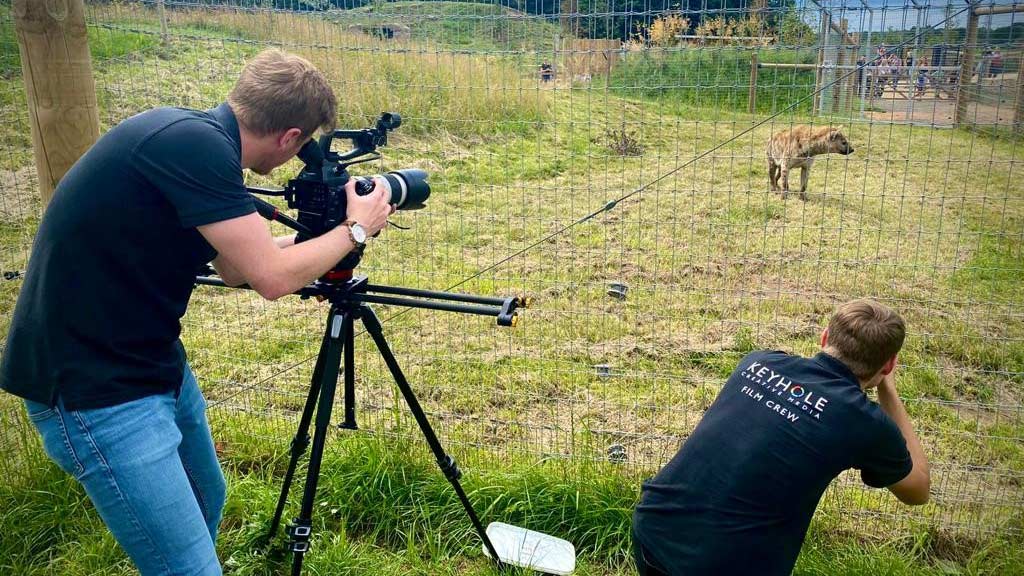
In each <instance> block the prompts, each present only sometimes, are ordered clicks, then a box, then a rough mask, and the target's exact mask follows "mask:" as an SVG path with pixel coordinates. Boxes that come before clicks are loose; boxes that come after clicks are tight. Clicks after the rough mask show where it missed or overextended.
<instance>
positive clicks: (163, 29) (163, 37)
mask: <svg viewBox="0 0 1024 576" xmlns="http://www.w3.org/2000/svg"><path fill="white" fill-rule="evenodd" d="M156 11H157V14H159V15H160V41H161V42H163V43H164V44H167V10H166V9H165V8H164V0H156Z"/></svg>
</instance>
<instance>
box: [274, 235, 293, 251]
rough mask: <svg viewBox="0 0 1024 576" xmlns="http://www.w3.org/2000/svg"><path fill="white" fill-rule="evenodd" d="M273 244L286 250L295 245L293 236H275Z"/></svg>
mask: <svg viewBox="0 0 1024 576" xmlns="http://www.w3.org/2000/svg"><path fill="white" fill-rule="evenodd" d="M274 243H275V244H277V247H278V248H287V247H289V246H294V245H295V234H289V235H287V236H277V237H275V238H274Z"/></svg>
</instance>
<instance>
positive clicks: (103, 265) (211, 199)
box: [0, 104, 255, 409]
mask: <svg viewBox="0 0 1024 576" xmlns="http://www.w3.org/2000/svg"><path fill="white" fill-rule="evenodd" d="M241 155H242V153H241V139H240V136H239V130H238V122H237V120H236V119H235V116H234V113H233V112H232V111H231V108H230V107H229V106H228V105H227V104H222V105H221V106H219V107H218V108H215V109H213V110H210V111H207V112H201V111H196V110H186V109H180V108H158V109H155V110H150V111H148V112H144V113H142V114H139V115H137V116H133V117H131V118H129V119H127V120H125V121H124V122H122V123H121V124H119V125H117V126H116V127H115V128H113V129H112V130H110V131H109V132H107V133H106V134H104V135H103V137H102V138H100V139H99V140H98V141H97V142H96V144H95V145H93V147H92V148H90V149H89V151H88V152H86V153H85V155H83V156H82V158H80V159H79V160H78V162H77V163H76V164H75V165H74V166H73V167H72V168H71V170H69V171H68V173H67V174H66V175H65V176H64V178H63V179H61V181H60V184H59V185H58V186H57V189H56V191H55V192H54V196H53V199H52V200H51V201H50V204H49V206H48V207H47V209H46V212H45V214H44V215H43V219H42V222H41V223H40V225H39V231H38V232H37V234H36V239H35V243H34V244H33V247H32V255H31V257H30V259H29V263H28V270H27V272H26V275H25V280H24V284H23V285H22V288H21V293H20V294H19V296H18V302H17V304H16V305H15V309H14V316H13V318H12V321H11V326H10V330H9V332H8V334H7V346H6V348H5V350H4V354H3V358H2V364H0V387H2V388H3V389H5V390H7V391H9V392H11V393H13V394H16V395H18V396H21V397H23V398H27V399H30V400H34V401H36V402H42V403H47V404H53V403H54V402H55V401H56V398H57V396H58V395H59V396H60V397H61V398H62V399H63V401H64V403H65V405H66V406H67V408H68V409H86V408H99V407H103V406H112V405H115V404H119V403H122V402H127V401H130V400H135V399H138V398H142V397H144V396H147V395H151V394H155V393H160V392H166V391H167V390H170V389H174V388H176V387H177V386H179V385H180V384H181V378H182V370H183V361H184V349H183V348H182V346H181V342H180V341H179V339H178V335H179V333H180V332H181V323H180V319H181V317H182V315H183V314H184V313H185V308H186V306H187V305H188V300H189V296H190V295H191V293H192V288H193V285H194V280H195V274H196V271H197V269H199V267H200V266H202V265H203V264H205V263H207V262H209V261H210V260H212V259H213V258H214V257H215V256H216V252H215V251H214V249H213V248H212V247H211V246H210V244H209V243H207V242H206V240H205V239H204V238H203V237H202V235H201V234H200V233H199V232H198V230H196V227H197V226H200V225H203V224H209V223H212V222H217V221H220V220H227V219H230V218H235V217H238V216H243V215H246V214H249V213H251V212H254V211H255V206H254V205H253V201H252V198H251V197H250V196H249V194H248V193H247V192H246V190H245V185H244V183H243V180H242V165H241Z"/></svg>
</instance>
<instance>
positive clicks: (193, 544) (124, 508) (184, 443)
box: [25, 366, 225, 576]
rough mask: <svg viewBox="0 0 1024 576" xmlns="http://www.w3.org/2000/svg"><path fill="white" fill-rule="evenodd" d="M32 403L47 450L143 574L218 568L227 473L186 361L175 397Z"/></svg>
mask: <svg viewBox="0 0 1024 576" xmlns="http://www.w3.org/2000/svg"><path fill="white" fill-rule="evenodd" d="M25 405H26V407H27V409H28V417H29V419H30V420H31V421H32V423H33V424H34V425H35V427H36V429H37V430H38V431H39V434H40V435H41V436H42V438H43V447H44V449H45V450H46V453H47V455H49V457H50V458H51V459H52V460H53V461H54V462H56V463H57V465H58V466H60V467H61V469H63V470H64V471H65V472H67V473H68V474H71V475H72V476H74V477H75V479H77V480H78V481H79V482H81V483H82V486H84V487H85V491H86V493H87V494H88V495H89V499H90V500H92V502H93V504H94V505H95V506H96V510H97V511H98V512H99V514H100V516H101V517H102V518H103V521H104V522H105V523H106V524H107V527H108V528H110V531H111V532H112V533H113V534H114V537H115V538H117V541H118V543H119V544H120V545H121V547H122V548H124V550H125V551H126V552H127V553H128V556H130V557H131V559H132V561H133V562H135V566H136V567H137V568H138V569H139V571H140V572H141V573H142V574H143V575H144V576H149V575H150V574H161V575H165V574H190V575H191V574H200V575H203V576H206V575H219V574H221V569H220V563H219V562H218V561H217V552H216V550H215V548H214V542H215V541H216V539H217V525H218V524H219V523H220V518H221V513H222V511H223V509H224V499H225V484H224V475H223V473H221V470H220V464H218V462H217V454H216V452H215V450H214V445H213V438H212V437H211V436H210V426H209V424H208V423H207V421H206V400H205V399H204V398H203V395H202V393H201V392H200V391H199V386H198V384H197V383H196V379H195V376H194V375H193V374H192V370H191V369H189V367H188V366H185V377H184V380H183V381H182V385H181V391H180V393H179V394H178V396H177V398H175V395H174V392H167V393H165V394H159V395H155V396H148V397H146V398H142V399H140V400H135V401H132V402H125V403H123V404H118V405H116V406H110V407H107V408H98V409H94V410H75V411H69V410H66V409H65V408H64V404H63V402H60V401H58V403H57V406H56V407H50V406H47V405H45V404H39V403H36V402H31V401H26V402H25Z"/></svg>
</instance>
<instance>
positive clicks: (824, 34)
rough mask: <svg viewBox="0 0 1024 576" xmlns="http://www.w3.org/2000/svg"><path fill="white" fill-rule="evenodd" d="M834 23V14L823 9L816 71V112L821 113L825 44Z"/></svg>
mask: <svg viewBox="0 0 1024 576" xmlns="http://www.w3.org/2000/svg"><path fill="white" fill-rule="evenodd" d="M831 24H832V16H831V14H829V13H828V12H827V11H826V10H822V11H821V31H820V32H819V37H818V68H817V71H816V72H815V73H814V90H815V92H814V111H813V113H814V114H821V108H822V102H821V85H822V83H823V82H824V81H825V70H824V68H823V67H824V65H825V46H826V45H827V44H828V30H829V27H830V26H831Z"/></svg>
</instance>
